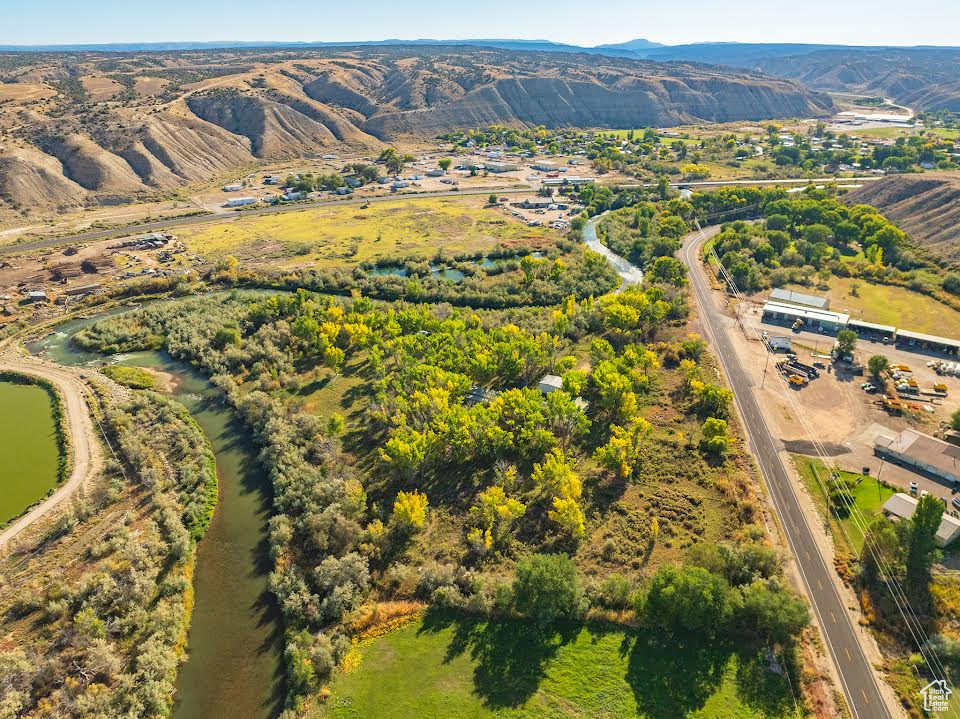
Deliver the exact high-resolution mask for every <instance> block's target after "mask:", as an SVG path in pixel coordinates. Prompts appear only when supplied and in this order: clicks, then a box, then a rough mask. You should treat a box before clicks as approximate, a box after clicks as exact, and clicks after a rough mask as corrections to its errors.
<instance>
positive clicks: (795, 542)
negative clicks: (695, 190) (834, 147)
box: [680, 226, 891, 719]
mask: <svg viewBox="0 0 960 719" xmlns="http://www.w3.org/2000/svg"><path fill="white" fill-rule="evenodd" d="M719 229H720V228H719V227H718V226H713V227H709V228H706V229H705V230H704V231H703V232H697V233H692V234H690V235H687V237H685V238H684V242H683V246H682V248H681V250H680V257H681V259H682V260H683V262H684V264H686V265H687V268H688V270H689V276H690V284H691V286H692V287H693V290H694V294H695V296H696V300H697V305H698V307H699V308H700V321H701V322H702V324H703V326H704V328H705V331H706V334H707V336H708V339H709V341H710V345H711V346H712V348H713V351H714V353H715V354H716V355H717V356H718V357H719V358H720V363H721V364H722V366H723V369H724V372H725V374H726V376H727V380H728V381H729V383H730V389H732V390H733V394H734V398H735V400H736V403H737V407H738V409H739V413H740V418H741V420H742V422H743V425H744V428H745V430H746V433H747V438H748V440H749V443H750V448H751V450H752V452H753V456H754V457H756V459H757V463H758V464H759V465H760V470H761V472H762V473H763V477H764V480H765V482H766V485H767V487H768V489H769V493H770V498H771V500H772V502H773V506H774V509H775V510H776V512H777V515H778V516H779V519H780V523H781V525H782V527H783V531H784V534H786V538H787V543H788V544H789V546H790V550H791V551H792V553H793V557H794V559H795V561H796V564H797V568H798V571H799V574H800V577H801V579H802V581H803V584H804V588H805V589H806V594H807V597H808V598H809V600H810V604H811V605H812V607H813V611H814V614H815V615H816V618H817V623H818V624H819V625H820V629H821V632H822V634H823V639H824V643H825V644H826V646H827V649H828V650H829V652H830V657H831V659H832V660H833V663H834V666H835V667H836V669H837V673H838V675H839V677H840V683H841V684H842V689H843V693H844V695H845V697H846V699H847V704H848V705H849V707H850V712H851V714H852V715H853V719H890V717H891V713H890V710H889V708H888V707H887V706H886V704H885V703H884V699H883V696H882V695H881V693H880V688H879V686H878V685H877V677H876V674H875V672H874V669H873V667H872V666H871V664H870V661H869V660H868V659H867V656H866V654H865V653H864V651H863V647H862V646H861V644H860V639H859V637H858V635H857V630H856V628H855V627H854V623H853V619H852V618H851V616H850V613H849V612H848V611H847V608H846V606H845V604H844V602H843V599H842V597H841V596H840V593H839V591H838V590H837V587H836V584H835V582H834V577H833V575H832V572H833V571H834V570H833V567H832V566H831V565H830V564H829V563H828V562H827V561H826V560H825V559H824V557H823V555H822V554H821V552H820V549H819V547H818V546H817V542H816V540H815V538H814V534H813V531H814V530H813V529H812V528H811V526H810V525H809V524H808V523H807V516H806V514H805V513H804V511H803V509H802V508H801V506H800V501H799V499H798V496H797V493H798V492H799V491H800V490H799V489H798V488H797V487H796V486H795V485H794V483H793V482H791V480H790V473H789V472H788V471H787V468H786V466H785V464H784V458H783V456H782V455H781V453H780V447H781V445H780V443H779V442H778V441H777V440H776V439H774V437H773V435H772V434H771V433H770V429H769V428H768V427H767V423H766V420H765V419H764V417H763V415H762V414H761V411H760V406H759V405H758V404H757V400H756V397H755V396H754V394H753V386H754V385H753V382H752V381H751V379H750V378H749V376H748V375H747V373H746V372H745V371H744V369H743V366H742V361H741V359H740V358H739V357H738V356H737V351H736V348H735V347H734V345H733V342H732V341H731V340H730V333H731V332H735V331H738V330H737V329H736V326H735V325H734V324H733V322H732V320H730V318H728V317H727V316H726V315H725V314H724V313H723V311H722V310H721V309H720V308H719V307H718V306H717V302H716V299H715V298H714V295H713V288H712V286H711V284H710V280H709V279H708V277H707V273H706V270H705V269H704V267H703V264H702V263H701V262H700V250H701V248H702V247H703V244H704V242H705V241H706V240H707V239H709V238H710V237H712V236H713V235H715V234H717V232H718V231H719Z"/></svg>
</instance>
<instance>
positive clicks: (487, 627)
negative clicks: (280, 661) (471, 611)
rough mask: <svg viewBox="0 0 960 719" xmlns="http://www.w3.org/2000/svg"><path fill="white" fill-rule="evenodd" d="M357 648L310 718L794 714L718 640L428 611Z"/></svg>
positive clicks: (778, 686) (767, 681)
mask: <svg viewBox="0 0 960 719" xmlns="http://www.w3.org/2000/svg"><path fill="white" fill-rule="evenodd" d="M360 651H361V653H362V659H361V661H360V665H359V667H358V668H356V669H354V670H353V671H351V672H349V673H346V674H340V675H339V676H338V677H337V678H336V679H335V680H334V682H333V684H332V686H331V689H332V693H331V695H330V697H329V699H328V700H327V702H326V703H325V704H324V705H322V706H318V707H317V708H316V709H315V710H314V711H313V712H312V713H311V714H309V715H308V716H310V717H311V719H388V718H389V719H401V718H404V719H406V718H408V717H410V718H412V717H416V718H417V719H450V718H451V717H457V719H494V718H495V719H535V718H536V719H568V718H572V717H583V718H584V719H585V718H586V717H590V718H591V719H615V718H619V717H631V718H633V719H639V718H641V717H644V718H648V719H664V718H666V717H670V718H671V719H681V718H682V717H691V718H696V719H708V718H709V719H747V718H748V717H750V718H752V717H756V718H757V719H759V718H760V717H764V718H765V719H774V718H776V717H796V716H797V715H798V712H797V710H796V707H795V704H794V700H793V697H792V694H791V692H790V689H789V685H788V683H787V680H786V679H785V678H783V677H782V676H780V675H777V674H774V673H771V672H769V671H768V670H767V664H766V662H765V661H764V660H763V659H762V658H760V657H742V656H738V655H737V654H736V653H735V652H734V651H733V650H732V649H730V648H728V647H724V646H723V645H722V642H720V641H718V640H709V639H705V640H700V639H697V638H684V639H679V638H676V637H664V636H658V635H657V634H656V633H654V632H651V631H649V630H647V631H639V632H634V631H626V630H624V629H622V628H613V627H607V626H604V625H588V626H586V627H583V626H561V627H559V628H555V629H552V628H543V627H540V626H538V625H535V624H523V625H520V624H519V622H518V621H515V620H503V621H489V622H488V621H482V620H478V619H472V618H463V617H458V616H453V615H450V614H448V613H444V612H432V613H429V614H428V615H427V617H426V618H425V619H424V620H423V621H420V622H415V623H412V624H409V625H407V626H406V627H404V628H402V629H399V630H397V631H395V632H393V633H391V634H388V635H386V636H385V637H381V638H379V639H376V640H373V642H372V643H369V644H364V645H361V650H360Z"/></svg>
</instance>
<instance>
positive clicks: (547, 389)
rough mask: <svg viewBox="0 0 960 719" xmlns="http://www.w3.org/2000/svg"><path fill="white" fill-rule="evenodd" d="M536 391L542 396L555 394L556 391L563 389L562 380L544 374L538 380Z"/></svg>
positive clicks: (555, 376)
mask: <svg viewBox="0 0 960 719" xmlns="http://www.w3.org/2000/svg"><path fill="white" fill-rule="evenodd" d="M537 389H539V390H540V391H541V392H543V393H544V394H550V393H551V392H556V391H557V390H558V389H563V378H562V377H559V376H557V375H555V374H545V375H544V376H543V377H542V378H541V379H540V383H539V384H538V385H537Z"/></svg>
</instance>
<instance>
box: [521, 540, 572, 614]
mask: <svg viewBox="0 0 960 719" xmlns="http://www.w3.org/2000/svg"><path fill="white" fill-rule="evenodd" d="M513 595H514V606H515V607H516V609H517V611H519V612H521V613H522V614H524V615H525V616H527V617H528V618H530V619H536V620H538V621H540V622H544V623H547V622H552V621H553V620H555V619H576V618H578V617H580V616H582V615H583V613H584V611H585V610H586V607H587V601H586V596H585V594H584V591H583V584H582V582H581V580H580V572H579V570H577V565H576V564H575V563H574V561H573V560H572V559H570V557H568V556H566V555H565V554H533V555H531V556H529V557H524V558H522V559H521V560H520V561H519V562H517V576H516V579H514V582H513Z"/></svg>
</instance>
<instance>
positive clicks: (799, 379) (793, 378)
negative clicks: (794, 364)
mask: <svg viewBox="0 0 960 719" xmlns="http://www.w3.org/2000/svg"><path fill="white" fill-rule="evenodd" d="M787 379H788V380H789V381H790V384H795V385H797V386H798V387H803V386H804V385H805V384H806V383H807V381H808V380H807V378H806V377H804V376H803V375H799V374H792V375H790V376H789V377H788V378H787Z"/></svg>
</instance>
